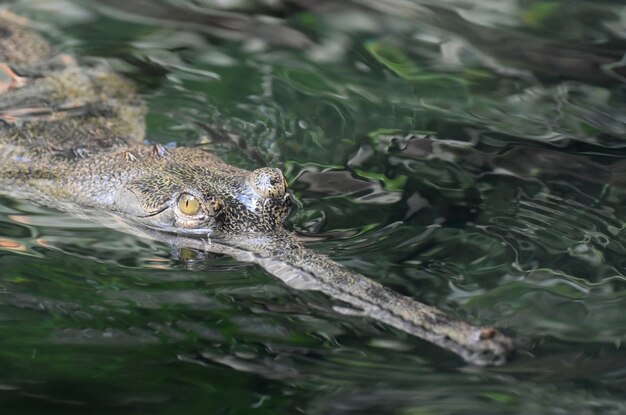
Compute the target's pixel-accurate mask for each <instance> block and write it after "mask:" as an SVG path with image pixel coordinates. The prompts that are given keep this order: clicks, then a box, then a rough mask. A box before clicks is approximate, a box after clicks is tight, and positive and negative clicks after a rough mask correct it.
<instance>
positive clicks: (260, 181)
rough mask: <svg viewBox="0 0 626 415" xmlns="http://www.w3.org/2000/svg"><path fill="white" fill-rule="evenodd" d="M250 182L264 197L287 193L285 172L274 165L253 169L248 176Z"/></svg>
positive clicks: (279, 195)
mask: <svg viewBox="0 0 626 415" xmlns="http://www.w3.org/2000/svg"><path fill="white" fill-rule="evenodd" d="M248 184H250V186H251V187H252V189H254V191H255V192H256V193H257V194H258V195H259V196H261V197H263V198H267V199H269V198H277V197H284V196H285V194H286V193H287V180H285V176H283V172H282V171H280V170H279V169H275V168H273V167H262V168H260V169H256V170H253V171H252V172H251V173H250V176H249V177H248Z"/></svg>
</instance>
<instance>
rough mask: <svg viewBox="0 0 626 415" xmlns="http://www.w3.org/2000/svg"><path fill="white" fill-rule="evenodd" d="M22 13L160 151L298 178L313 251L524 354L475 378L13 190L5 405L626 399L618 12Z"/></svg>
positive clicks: (385, 407) (418, 414) (414, 406)
mask: <svg viewBox="0 0 626 415" xmlns="http://www.w3.org/2000/svg"><path fill="white" fill-rule="evenodd" d="M5 3H12V4H13V5H14V8H13V9H14V10H15V11H17V12H19V13H22V14H24V15H26V16H28V17H30V18H31V19H33V21H35V22H36V23H35V25H36V27H37V28H39V29H40V30H42V31H43V32H44V33H45V34H46V36H47V37H48V38H49V39H51V41H53V42H54V43H55V44H56V45H58V47H59V48H60V49H61V50H62V51H64V52H67V53H72V54H76V55H78V56H79V57H80V59H81V60H83V61H84V62H85V64H87V63H89V61H92V60H103V59H104V60H106V61H107V62H109V64H110V65H112V66H113V67H114V68H116V69H117V70H119V71H121V72H123V73H125V74H126V75H127V76H128V77H130V78H131V79H133V80H134V81H135V82H136V83H137V84H138V85H139V88H140V91H141V93H142V95H143V96H144V97H145V99H146V101H147V103H148V105H149V107H150V109H151V112H150V114H149V116H148V139H149V140H151V141H159V142H162V143H168V142H172V141H174V142H176V143H177V144H178V145H185V144H187V145H189V144H194V143H196V142H198V141H201V142H204V143H208V144H206V145H207V146H208V147H209V148H211V149H212V150H213V151H215V152H216V153H217V154H219V155H220V156H222V157H223V158H224V159H226V160H228V161H229V162H231V163H233V164H236V165H238V166H242V167H247V168H254V167H259V166H261V165H264V164H267V165H272V166H276V167H280V168H282V169H284V171H285V172H286V175H287V176H288V178H289V181H290V183H291V187H292V188H293V190H294V193H295V195H296V197H297V199H298V200H299V202H300V204H301V208H300V209H299V210H298V211H297V212H296V213H295V214H294V215H293V216H292V218H291V220H290V222H289V226H290V227H291V228H293V229H295V230H297V231H299V232H300V233H303V234H305V235H308V236H312V237H315V241H314V242H311V246H313V247H314V248H315V249H317V250H319V251H322V252H325V253H327V254H328V255H330V256H331V257H332V258H333V259H335V260H337V261H339V262H341V263H343V264H345V265H347V266H348V267H350V268H352V269H354V270H356V271H358V272H361V273H363V274H365V275H368V276H370V277H371V278H373V279H375V280H377V281H379V282H381V283H383V284H385V285H387V286H390V287H392V288H393V289H395V290H397V291H400V292H402V293H404V294H407V295H410V296H412V297H414V298H416V299H418V300H420V301H423V302H426V303H429V304H432V305H435V306H437V307H440V308H442V309H445V310H447V311H449V312H450V313H452V314H455V315H458V316H461V317H463V318H466V319H467V320H470V321H472V322H474V323H477V324H493V325H497V326H498V327H501V328H503V329H504V330H505V331H507V332H508V333H510V334H512V335H514V336H515V338H516V339H518V341H519V342H520V347H519V352H518V355H517V358H516V360H515V361H514V362H513V363H511V364H510V365H508V366H504V367H500V368H495V369H481V368H475V367H468V366H467V365H465V364H464V363H463V362H462V361H461V360H460V359H459V358H457V357H455V356H453V355H451V354H449V353H447V352H444V351H442V350H440V349H438V348H436V347H435V346H432V345H430V344H428V343H426V342H422V341H420V340H418V339H415V338H412V337H410V336H408V335H406V334H405V333H402V332H400V331H397V330H394V329H391V328H389V327H386V326H383V325H381V324H378V323H375V322H373V321H372V320H368V319H364V318H357V317H346V316H344V315H341V314H338V313H336V312H335V311H333V305H335V303H334V302H333V301H332V300H330V299H328V298H327V297H325V296H324V295H322V294H319V293H315V292H301V291H295V290H293V289H290V288H288V287H286V286H284V285H283V284H282V283H281V282H279V281H277V280H275V279H273V278H272V277H271V276H269V275H267V274H265V273H264V272H263V271H261V270H260V269H258V268H257V267H255V266H251V265H247V264H242V263H237V262H235V261H234V260H232V259H230V258H212V259H211V258H209V259H200V260H197V261H195V262H192V263H187V262H185V261H182V260H180V259H179V255H178V253H177V252H176V251H172V249H171V248H169V247H167V246H164V245H161V244H158V243H156V242H152V241H148V240H143V239H141V238H139V237H134V236H131V235H127V234H123V233H119V232H115V231H112V230H109V229H105V228H102V227H99V226H98V225H95V224H92V223H89V222H81V221H79V220H77V219H75V218H71V217H68V216H66V215H64V214H62V213H58V212H55V211H51V210H47V209H45V208H41V207H37V206H34V205H31V204H28V203H26V202H22V201H19V200H9V199H6V198H3V199H0V246H1V248H0V412H1V413H2V414H3V415H4V414H74V413H76V414H87V413H88V414H104V413H107V414H108V413H116V414H126V413H128V414H131V413H137V414H140V413H150V414H155V413H163V414H165V413H167V414H174V413H176V414H178V413H180V414H201V413H202V414H248V413H250V414H297V413H306V414H366V413H371V414H382V413H389V414H403V415H425V414H433V415H434V414H506V413H528V414H531V413H532V414H541V413H545V414H562V413H576V414H587V413H588V414H600V413H602V414H605V413H606V414H611V413H615V414H621V413H624V412H625V411H626V398H624V397H625V396H626V393H625V392H626V391H625V389H626V375H625V374H626V353H625V352H624V350H623V346H622V341H623V339H625V338H626V333H625V330H624V327H626V313H625V312H624V311H625V309H626V294H625V291H624V289H625V288H626V283H625V281H626V280H625V278H626V276H625V263H624V261H625V260H624V258H625V256H624V254H625V252H626V246H625V244H626V236H625V235H624V221H625V219H626V211H625V209H624V208H623V198H624V194H625V188H626V167H624V165H625V164H624V162H623V157H624V154H625V153H626V99H625V96H624V92H625V88H624V85H625V84H624V83H623V82H621V80H620V79H619V78H617V77H616V76H614V75H613V73H612V72H611V71H610V70H611V69H615V68H613V67H610V65H609V66H607V65H604V63H606V62H605V61H604V60H602V59H604V57H606V56H614V55H619V54H620V53H621V54H623V53H624V50H625V47H624V46H625V44H626V40H625V39H624V37H625V36H626V20H625V19H626V17H625V16H626V6H624V4H623V2H621V1H608V0H607V1H571V0H562V1H532V0H526V1H512V0H510V1H504V0H492V1H474V2H467V1H460V0H459V1H441V2H439V3H438V4H439V6H440V7H441V9H436V8H430V9H428V8H424V7H422V6H420V2H418V1H415V2H410V1H403V0H385V1H382V0H360V1H357V0H355V1H337V2H332V1H320V2H299V1H291V2H287V1H285V2H281V1H276V2H269V1H268V2H251V1H245V0H240V1H236V0H235V1H233V2H230V3H226V2H217V1H215V2H213V1H210V0H203V1H191V0H189V1H173V0H172V1H165V0H155V1H153V2H151V3H152V4H156V5H161V6H164V5H165V6H168V7H171V6H173V7H176V8H177V10H179V11H181V10H182V12H180V13H179V14H178V15H176V16H174V15H173V14H172V13H171V12H170V13H163V15H162V16H161V17H160V18H159V19H158V20H150V19H146V16H142V15H141V14H142V10H143V11H144V12H146V10H147V9H146V8H142V7H138V9H137V10H138V14H131V13H129V12H128V11H120V10H119V9H116V8H115V7H110V6H105V5H103V4H102V3H99V2H97V1H57V0H54V1H43V0H41V1H36V0H23V1H14V2H5ZM124 3H125V4H126V5H130V6H131V7H132V6H133V5H134V4H136V3H138V2H137V1H135V0H128V1H126V2H124ZM309 3H310V4H309ZM472 3H474V4H472ZM424 4H426V3H424ZM219 7H222V8H225V9H228V11H229V12H230V13H234V14H235V17H236V19H239V20H236V21H237V25H236V26H237V27H238V30H218V29H219V25H218V24H216V20H215V17H214V16H212V17H210V18H209V17H206V16H205V17H202V13H208V12H209V11H215V10H218V9H219ZM455 10H456V11H459V12H460V14H457V13H450V12H453V11H455ZM198 16H200V17H198ZM251 16H256V17H257V19H258V20H256V21H251V20H250V17H251ZM259 16H261V17H263V16H264V17H263V18H259ZM459 16H462V17H463V19H461V18H459ZM229 18H233V17H232V15H229ZM202 19H205V20H202ZM272 19H273V20H272ZM218 20H219V19H218ZM221 20H222V21H224V17H221ZM231 26H232V25H231ZM294 42H296V43H297V45H295V47H294ZM523 51H533V55H532V57H530V58H529V56H528V55H525V54H524V53H523ZM567 59H570V60H569V61H568V60H567ZM576 59H578V60H576ZM594 59H597V60H598V62H600V63H602V65H603V66H602V65H600V64H598V65H596V66H594V65H595V64H594V62H596V61H595V60H594ZM583 63H587V64H588V65H583ZM600 66H602V67H600ZM589 68H591V69H589ZM619 70H620V69H619V67H617V69H616V72H617V73H619ZM226 132H230V133H232V134H237V135H238V136H241V137H242V138H243V141H244V142H245V145H243V144H240V143H238V142H237V141H233V140H231V139H229V138H228V134H227V133H226Z"/></svg>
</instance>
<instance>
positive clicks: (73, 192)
mask: <svg viewBox="0 0 626 415" xmlns="http://www.w3.org/2000/svg"><path fill="white" fill-rule="evenodd" d="M25 51H28V52H29V53H26V52H25ZM0 62H2V63H1V64H0V65H1V66H0V72H1V73H2V80H1V82H0V92H1V94H0V193H2V194H5V195H9V196H11V197H14V198H23V199H30V200H33V201H35V202H38V203H43V204H46V205H48V206H51V207H55V208H58V209H61V210H64V211H67V212H70V213H73V214H82V213H83V212H84V211H87V210H96V211H102V212H106V213H110V214H113V215H115V216H117V217H120V218H122V219H124V220H125V221H126V222H128V223H130V224H131V229H133V230H135V231H136V232H137V233H141V234H148V235H150V236H152V237H155V238H159V239H162V240H164V241H166V242H167V243H169V244H171V245H174V246H177V247H181V248H183V247H187V248H193V249H198V250H207V251H211V252H217V253H224V254H228V255H231V256H233V257H235V258H236V259H238V260H242V261H248V262H253V263H256V264H258V265H260V266H261V267H263V268H264V269H265V270H267V271H268V272H269V273H270V274H272V275H274V276H276V277H278V278H280V279H281V280H283V281H284V282H286V283H287V284H289V285H290V286H292V287H294V288H297V289H314V290H319V291H322V292H324V293H326V294H327V295H329V296H330V297H332V298H335V299H337V300H340V301H342V302H343V303H347V304H348V305H350V306H351V307H352V309H350V310H348V312H349V313H350V314H359V315H364V316H367V317H369V318H373V319H376V320H379V321H381V322H384V323H386V324H389V325H391V326H393V327H396V328H398V329H400V330H403V331H405V332H407V333H410V334H412V335H415V336H417V337H420V338H424V339H426V340H428V341H431V342H433V343H435V344H437V345H439V346H441V347H444V348H446V349H448V350H450V351H452V352H454V353H456V354H458V355H460V356H461V357H463V358H464V359H465V360H467V361H468V362H470V363H474V364H479V365H493V364H502V363H504V362H505V361H506V360H507V359H508V358H509V357H510V356H511V354H512V351H513V344H512V341H511V339H510V338H508V337H506V336H505V335H503V334H502V333H500V332H499V331H498V330H496V329H493V328H490V327H477V326H473V325H470V324H468V323H466V322H464V321H462V320H459V319H456V318H454V317H452V316H449V315H448V314H446V313H444V312H442V311H440V310H438V309H436V308H433V307H430V306H428V305H425V304H421V303H418V302H416V301H414V300H412V299H410V298H408V297H405V296H402V295H400V294H398V293H396V292H394V291H392V290H389V289H387V288H385V287H383V286H382V285H380V284H378V283H376V282H375V281H372V280H370V279H368V278H366V277H364V276H362V275H360V274H357V273H354V272H352V271H350V270H349V269H347V268H346V267H343V266H342V265H339V264H337V263H335V262H333V261H332V260H330V259H329V258H328V257H326V256H323V255H320V254H318V253H315V252H314V251H311V250H309V249H307V248H306V247H305V246H303V245H302V244H301V243H300V242H299V241H297V240H296V239H295V238H294V237H293V236H292V235H291V234H290V233H289V232H288V231H286V230H285V229H284V228H283V226H282V223H283V221H284V219H285V218H286V216H287V215H288V213H289V211H290V210H291V205H292V203H291V198H290V195H289V193H288V192H287V184H286V181H285V179H284V177H283V175H282V173H281V172H280V171H279V170H277V169H273V168H267V167H266V168H260V169H257V170H254V171H247V170H243V169H239V168H237V167H233V166H231V165H228V164H226V163H225V162H223V161H222V160H220V159H219V158H217V157H216V156H214V155H212V154H210V153H208V152H206V151H204V150H202V149H199V148H165V147H163V146H161V145H158V144H155V145H151V144H146V143H144V127H143V125H144V115H145V114H144V113H145V108H144V105H143V103H142V102H141V100H140V98H139V97H138V96H137V95H136V93H135V92H134V89H133V86H132V85H131V84H130V83H129V82H128V81H126V80H124V79H123V78H121V77H120V76H118V75H117V74H115V73H113V72H111V71H109V70H107V69H106V68H103V67H84V66H79V65H77V64H76V63H75V61H74V59H72V58H71V57H68V56H63V55H57V54H56V53H55V52H54V50H53V49H52V48H51V47H50V46H49V45H48V44H47V43H46V42H45V41H44V40H43V39H41V38H40V37H39V36H38V35H37V34H35V33H33V32H32V31H31V30H30V29H28V28H27V27H26V26H25V23H24V22H21V21H20V19H19V18H18V17H16V16H13V15H10V14H4V15H2V16H0ZM343 310H346V309H345V308H343Z"/></svg>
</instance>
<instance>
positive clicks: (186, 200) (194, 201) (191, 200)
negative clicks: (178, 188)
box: [178, 193, 200, 216]
mask: <svg viewBox="0 0 626 415" xmlns="http://www.w3.org/2000/svg"><path fill="white" fill-rule="evenodd" d="M178 208H179V209H180V211H181V212H183V213H184V214H185V215H187V216H194V215H195V214H196V213H198V212H199V211H200V201H199V200H198V198H197V197H195V196H194V195H190V194H189V193H183V194H182V195H180V197H179V198H178Z"/></svg>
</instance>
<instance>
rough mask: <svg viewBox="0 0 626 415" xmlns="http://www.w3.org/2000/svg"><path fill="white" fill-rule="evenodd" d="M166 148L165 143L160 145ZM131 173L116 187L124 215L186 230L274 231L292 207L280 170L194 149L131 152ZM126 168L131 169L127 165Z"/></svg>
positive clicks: (168, 228) (172, 229)
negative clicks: (251, 167)
mask: <svg viewBox="0 0 626 415" xmlns="http://www.w3.org/2000/svg"><path fill="white" fill-rule="evenodd" d="M161 149H162V148H161ZM132 158H133V160H132V161H126V163H133V166H132V171H133V172H134V173H133V174H132V176H133V177H132V178H131V179H130V180H126V181H125V183H124V184H123V185H122V186H120V187H119V188H118V189H117V191H116V192H115V197H114V201H113V204H114V206H115V208H116V210H117V211H118V212H119V213H121V214H122V215H123V216H126V217H130V218H131V219H133V220H134V221H137V222H140V223H142V224H143V225H146V226H149V227H151V228H155V229H159V230H163V231H166V232H177V233H187V234H207V233H215V232H218V233H223V234H229V233H235V232H237V233H242V232H264V233H267V232H272V231H275V230H276V229H278V228H280V227H281V225H282V223H283V221H284V220H285V218H286V217H287V216H288V215H289V212H290V211H291V208H292V206H293V201H292V198H291V195H290V193H289V192H288V190H287V181H286V180H285V177H284V176H283V174H282V172H281V171H280V170H279V169H276V168H271V167H263V168H259V169H256V170H253V171H248V170H243V169H239V168H236V167H233V166H230V165H228V164H226V163H224V162H223V161H221V160H220V159H218V158H217V157H215V156H213V155H212V154H210V153H207V152H205V151H203V150H200V149H194V148H179V149H172V150H167V151H165V152H163V151H161V152H160V154H142V153H141V150H139V151H138V152H135V153H133V154H132ZM126 167H127V171H128V166H126Z"/></svg>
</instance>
